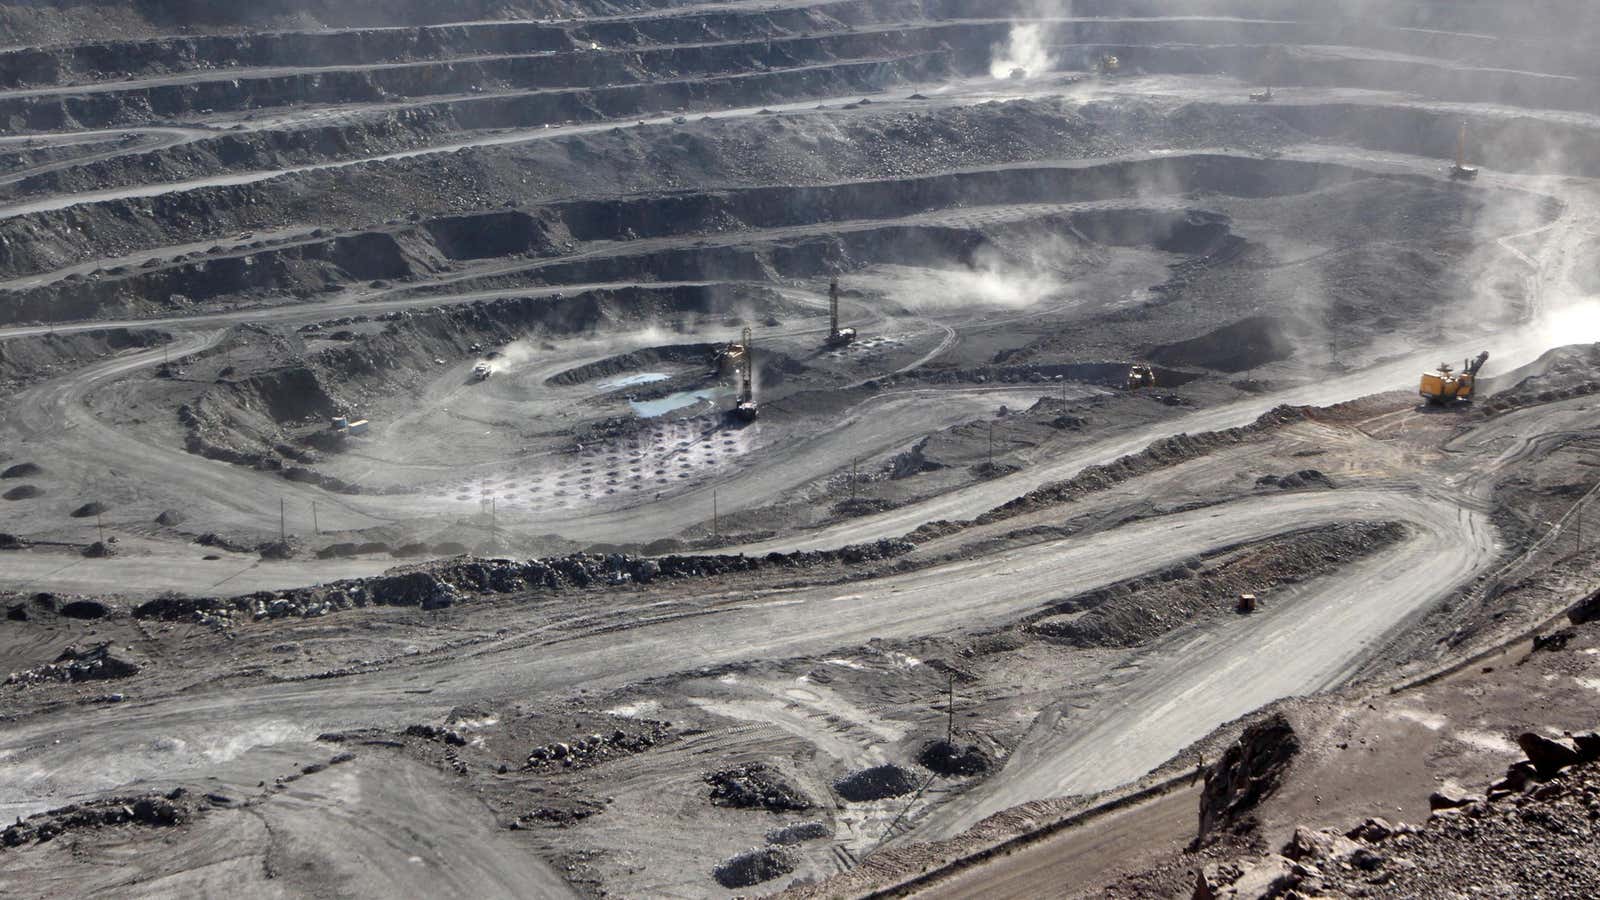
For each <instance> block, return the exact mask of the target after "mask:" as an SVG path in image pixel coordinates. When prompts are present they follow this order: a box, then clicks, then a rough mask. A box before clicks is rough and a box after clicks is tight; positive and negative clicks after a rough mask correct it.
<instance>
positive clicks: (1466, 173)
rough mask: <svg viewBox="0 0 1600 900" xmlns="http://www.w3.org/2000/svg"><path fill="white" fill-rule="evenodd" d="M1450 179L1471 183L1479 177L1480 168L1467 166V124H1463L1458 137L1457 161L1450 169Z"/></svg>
mask: <svg viewBox="0 0 1600 900" xmlns="http://www.w3.org/2000/svg"><path fill="white" fill-rule="evenodd" d="M1450 177H1451V178H1455V179H1457V180H1461V181H1470V180H1472V179H1474V178H1477V177H1478V167H1477V166H1469V165H1467V123H1466V122H1462V123H1461V132H1460V133H1459V134H1458V135H1457V136H1456V161H1455V164H1454V165H1452V166H1451V167H1450Z"/></svg>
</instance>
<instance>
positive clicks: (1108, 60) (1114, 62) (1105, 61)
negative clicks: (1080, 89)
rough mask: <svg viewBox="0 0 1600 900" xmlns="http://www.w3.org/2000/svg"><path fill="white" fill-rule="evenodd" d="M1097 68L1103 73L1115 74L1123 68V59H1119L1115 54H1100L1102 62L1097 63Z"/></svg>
mask: <svg viewBox="0 0 1600 900" xmlns="http://www.w3.org/2000/svg"><path fill="white" fill-rule="evenodd" d="M1095 68H1096V69H1097V70H1098V71H1099V72H1100V74H1101V75H1115V74H1117V71H1118V70H1120V69H1121V68H1122V60H1120V59H1117V57H1116V56H1115V55H1113V54H1110V53H1103V54H1101V55H1100V62H1099V63H1097V64H1096V66H1095Z"/></svg>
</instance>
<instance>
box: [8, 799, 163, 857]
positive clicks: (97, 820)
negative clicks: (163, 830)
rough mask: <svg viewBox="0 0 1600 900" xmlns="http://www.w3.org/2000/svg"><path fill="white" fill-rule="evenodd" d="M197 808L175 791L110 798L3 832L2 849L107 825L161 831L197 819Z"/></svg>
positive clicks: (38, 817)
mask: <svg viewBox="0 0 1600 900" xmlns="http://www.w3.org/2000/svg"><path fill="white" fill-rule="evenodd" d="M194 811H195V806H194V804H193V803H192V802H191V801H190V798H189V793H188V792H187V791H185V790H184V789H183V788H174V789H173V790H172V791H170V792H168V793H166V794H144V795H141V796H137V797H109V798H106V799H104V800H90V801H87V802H85V803H73V804H71V805H68V806H63V807H60V808H58V809H52V810H50V811H48V812H42V813H39V814H37V815H33V816H29V817H28V818H26V819H21V820H19V821H18V822H17V823H16V824H14V825H11V826H9V827H7V828H6V830H5V831H4V832H0V846H5V847H19V846H21V845H23V844H27V843H30V842H39V843H43V842H44V841H48V840H50V839H51V838H54V837H57V836H59V835H62V834H66V833H67V832H70V831H77V830H79V829H84V828H101V827H104V826H108V825H124V824H129V823H132V824H137V825H151V826H158V827H165V826H173V825H181V824H183V823H184V822H187V821H189V819H190V817H191V816H193V815H194Z"/></svg>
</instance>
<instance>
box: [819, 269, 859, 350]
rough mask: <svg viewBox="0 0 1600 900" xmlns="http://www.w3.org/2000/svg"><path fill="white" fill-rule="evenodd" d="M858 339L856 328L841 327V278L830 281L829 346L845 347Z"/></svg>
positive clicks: (827, 343)
mask: <svg viewBox="0 0 1600 900" xmlns="http://www.w3.org/2000/svg"><path fill="white" fill-rule="evenodd" d="M855 339H856V330H855V329H854V328H840V327H839V279H837V278H835V279H833V280H832V281H830V282H828V339H827V341H826V342H825V343H826V345H827V346H829V347H843V346H844V345H846V344H848V343H850V342H852V341H854V340H855Z"/></svg>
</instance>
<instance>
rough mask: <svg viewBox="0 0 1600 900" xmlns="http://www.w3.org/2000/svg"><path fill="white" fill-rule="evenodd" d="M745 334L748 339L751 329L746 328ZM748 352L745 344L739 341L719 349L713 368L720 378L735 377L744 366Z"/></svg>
mask: <svg viewBox="0 0 1600 900" xmlns="http://www.w3.org/2000/svg"><path fill="white" fill-rule="evenodd" d="M744 334H745V338H746V339H748V338H749V336H750V329H748V328H746V329H745V330H744ZM746 352H747V351H746V350H745V345H744V344H742V343H739V342H738V341H733V342H731V343H728V344H726V345H724V346H722V347H720V348H718V349H717V352H716V353H715V354H714V355H713V356H712V359H711V368H712V370H713V371H714V372H715V373H716V374H717V376H718V377H725V376H728V375H735V374H737V373H738V372H739V371H740V370H741V368H742V367H743V366H744V357H745V354H746Z"/></svg>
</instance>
